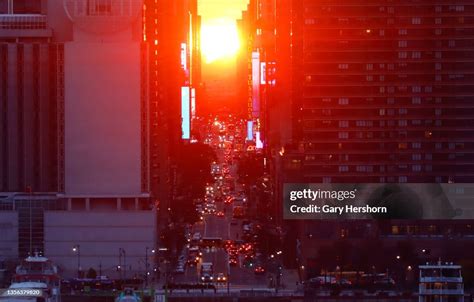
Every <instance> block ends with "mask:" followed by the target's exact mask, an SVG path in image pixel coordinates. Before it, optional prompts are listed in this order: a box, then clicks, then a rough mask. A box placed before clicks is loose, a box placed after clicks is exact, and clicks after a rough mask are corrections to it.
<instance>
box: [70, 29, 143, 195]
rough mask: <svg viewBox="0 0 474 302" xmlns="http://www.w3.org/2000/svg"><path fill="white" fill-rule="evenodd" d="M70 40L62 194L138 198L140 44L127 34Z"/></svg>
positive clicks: (81, 35) (78, 35) (85, 35)
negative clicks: (63, 188)
mask: <svg viewBox="0 0 474 302" xmlns="http://www.w3.org/2000/svg"><path fill="white" fill-rule="evenodd" d="M74 36H75V38H74V39H75V40H74V41H73V42H67V43H66V44H65V172H66V174H65V175H66V177H65V178H66V187H65V193H66V194H72V195H95V194H113V195H121V194H126V195H134V194H135V195H136V194H138V193H140V190H141V188H140V184H141V174H140V171H141V165H140V160H141V140H140V42H139V40H135V39H132V34H131V32H124V33H123V34H115V35H104V36H101V35H94V34H88V33H84V32H81V31H80V30H78V31H77V32H74Z"/></svg>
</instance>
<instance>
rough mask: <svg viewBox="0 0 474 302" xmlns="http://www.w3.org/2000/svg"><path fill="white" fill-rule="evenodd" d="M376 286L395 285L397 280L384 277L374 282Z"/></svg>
mask: <svg viewBox="0 0 474 302" xmlns="http://www.w3.org/2000/svg"><path fill="white" fill-rule="evenodd" d="M374 284H377V285H395V280H393V278H390V277H384V278H381V279H378V280H375V281H374Z"/></svg>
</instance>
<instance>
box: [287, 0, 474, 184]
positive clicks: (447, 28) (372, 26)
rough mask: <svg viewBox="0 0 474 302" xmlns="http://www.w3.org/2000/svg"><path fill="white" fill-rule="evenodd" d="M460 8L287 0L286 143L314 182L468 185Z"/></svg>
mask: <svg viewBox="0 0 474 302" xmlns="http://www.w3.org/2000/svg"><path fill="white" fill-rule="evenodd" d="M473 9H474V7H473V6H472V5H470V4H469V3H466V2H465V1H455V2H453V3H449V4H440V3H433V2H432V1H395V2H391V3H386V2H385V1H371V2H367V1H350V2H345V3H343V4H342V5H341V4H335V3H334V2H332V1H322V2H321V1H318V2H314V1H296V2H295V3H294V4H293V7H292V12H293V19H292V20H291V22H292V28H291V36H292V40H291V43H292V53H291V56H292V65H293V66H294V67H295V68H294V72H293V84H294V86H293V90H294V91H295V92H296V94H294V97H292V105H293V111H292V112H293V116H292V117H291V119H292V121H293V126H294V132H293V142H296V143H297V144H298V147H299V149H300V150H304V151H303V154H304V157H303V158H302V159H301V164H302V170H303V171H304V175H305V178H306V179H307V180H308V181H309V180H310V181H314V182H333V183H338V182H354V181H356V182H357V181H360V182H381V183H385V182H412V183H416V182H444V183H446V182H472V181H474V166H473V164H472V163H473V157H472V155H471V151H472V150H473V148H474V145H473V142H472V133H473V132H472V131H473V125H472V117H473V116H474V111H473V109H472V108H471V107H472V106H471V105H470V99H471V98H472V96H473V95H474V86H473V85H472V83H471V82H470V80H469V78H470V72H471V71H472V69H473V68H474V65H473V64H474V57H473V56H472V55H471V52H470V51H469V47H471V46H472V45H471V44H472V43H474V33H473V32H472V31H471V30H470V29H469V26H470V25H471V23H472V20H471V17H472V15H473V14H474V12H473V11H472V10H473Z"/></svg>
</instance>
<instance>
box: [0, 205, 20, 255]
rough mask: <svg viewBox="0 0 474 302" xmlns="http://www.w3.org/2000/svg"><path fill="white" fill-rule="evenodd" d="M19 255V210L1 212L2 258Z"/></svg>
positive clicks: (0, 237) (0, 251)
mask: <svg viewBox="0 0 474 302" xmlns="http://www.w3.org/2000/svg"><path fill="white" fill-rule="evenodd" d="M17 257H18V212H16V211H8V212H0V260H3V259H16V258H17Z"/></svg>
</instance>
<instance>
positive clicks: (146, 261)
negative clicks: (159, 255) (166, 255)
mask: <svg viewBox="0 0 474 302" xmlns="http://www.w3.org/2000/svg"><path fill="white" fill-rule="evenodd" d="M149 249H150V248H149V247H148V246H147V247H145V288H147V287H148V276H149V275H150V273H149V272H148V250H149ZM151 253H152V254H154V253H155V249H151Z"/></svg>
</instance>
